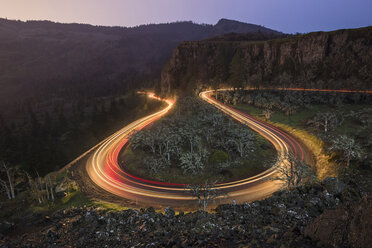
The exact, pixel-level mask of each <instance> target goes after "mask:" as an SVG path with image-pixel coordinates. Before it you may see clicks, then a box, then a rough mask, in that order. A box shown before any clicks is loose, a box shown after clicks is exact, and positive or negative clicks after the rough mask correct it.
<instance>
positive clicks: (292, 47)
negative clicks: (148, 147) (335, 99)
mask: <svg viewBox="0 0 372 248" xmlns="http://www.w3.org/2000/svg"><path fill="white" fill-rule="evenodd" d="M237 65H241V66H237ZM213 84H214V85H216V86H223V85H235V86H241V85H242V84H243V85H244V84H245V85H250V86H256V87H306V88H329V89H340V88H342V89H358V90H360V89H363V90H371V89H372V27H366V28H360V29H349V30H338V31H333V32H316V33H309V34H305V35H299V36H292V37H288V38H282V39H273V40H268V41H251V40H247V41H241V39H240V40H239V41H231V37H229V38H228V39H226V40H223V39H221V38H219V39H216V40H213V39H211V40H204V41H199V42H183V43H182V44H181V45H180V46H178V47H177V48H176V49H175V50H174V52H173V55H172V57H171V59H170V60H169V62H168V64H167V65H166V66H165V67H164V68H163V71H162V80H161V89H162V92H163V93H166V94H169V93H172V92H174V91H177V90H178V91H180V92H185V91H188V92H191V91H192V90H194V89H196V88H198V87H200V86H201V85H213Z"/></svg>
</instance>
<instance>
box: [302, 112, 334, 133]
mask: <svg viewBox="0 0 372 248" xmlns="http://www.w3.org/2000/svg"><path fill="white" fill-rule="evenodd" d="M337 123H338V119H337V116H336V114H334V113H332V112H325V113H317V114H316V115H315V116H314V118H313V119H311V120H309V121H308V124H310V125H312V126H315V127H316V128H318V129H319V128H322V129H323V131H324V133H327V132H328V131H329V129H330V128H333V127H335V126H337Z"/></svg>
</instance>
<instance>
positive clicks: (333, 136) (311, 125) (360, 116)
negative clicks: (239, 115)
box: [219, 90, 372, 178]
mask: <svg viewBox="0 0 372 248" xmlns="http://www.w3.org/2000/svg"><path fill="white" fill-rule="evenodd" d="M219 97H220V99H221V100H222V101H223V102H225V103H227V104H231V105H233V103H236V105H233V107H235V108H237V109H240V110H243V111H245V112H247V113H250V114H251V115H253V116H256V117H258V118H263V117H264V115H263V114H262V113H263V111H264V110H265V109H270V110H271V111H273V114H272V115H271V116H270V121H269V122H270V123H272V124H273V125H275V126H278V127H280V128H282V129H283V130H285V131H287V132H289V133H291V134H293V135H294V136H295V137H297V138H299V140H301V141H302V142H303V143H304V144H305V145H307V146H308V147H309V148H310V149H311V151H312V152H313V153H314V155H315V157H316V159H317V161H316V169H317V175H318V177H319V178H325V177H327V176H335V175H337V174H339V172H340V171H342V168H344V167H345V166H347V167H348V166H349V165H348V164H349V163H351V165H352V166H354V167H355V166H356V167H358V168H359V169H369V168H370V167H371V164H370V162H369V161H371V160H370V159H371V155H370V154H371V150H372V147H371V144H370V141H369V140H371V139H372V137H371V135H372V134H371V132H370V130H371V129H370V128H371V123H372V120H371V117H372V106H371V96H370V95H367V94H360V93H337V94H335V93H325V92H322V93H317V92H295V91H292V92H291V91H268V90H253V91H235V92H232V91H231V92H224V93H220V94H219ZM289 105H291V110H290V111H288V106H289ZM342 137H344V138H342ZM340 139H342V140H348V141H349V142H348V143H347V144H345V142H344V143H342V144H343V145H342V146H340V145H339V144H338V143H340V142H338V143H337V141H338V140H340ZM354 142H355V143H354ZM348 144H350V147H353V148H355V149H349V150H348V151H346V150H345V149H346V147H348V146H347V145H348ZM357 147H360V149H356V148H357ZM331 148H333V149H331Z"/></svg>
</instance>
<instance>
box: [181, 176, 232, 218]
mask: <svg viewBox="0 0 372 248" xmlns="http://www.w3.org/2000/svg"><path fill="white" fill-rule="evenodd" d="M216 183H217V181H213V182H208V181H206V182H205V183H203V184H194V185H188V186H186V188H185V191H186V192H188V193H190V194H192V196H193V197H194V198H196V199H197V200H198V205H199V209H200V208H201V206H203V213H204V215H205V214H206V211H207V206H208V203H209V202H211V201H213V200H214V199H216V198H217V197H219V196H226V194H225V193H223V192H221V191H219V190H218V189H216V188H215V185H216Z"/></svg>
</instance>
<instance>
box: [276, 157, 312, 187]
mask: <svg viewBox="0 0 372 248" xmlns="http://www.w3.org/2000/svg"><path fill="white" fill-rule="evenodd" d="M276 171H277V175H276V176H275V177H274V178H272V179H271V180H279V181H282V182H284V183H285V184H286V186H287V188H288V189H293V188H296V187H298V186H300V185H301V184H303V183H304V182H306V181H314V180H316V175H315V174H314V172H313V171H312V170H311V168H310V166H309V165H307V164H306V163H305V162H304V161H303V160H301V159H299V158H297V156H295V155H294V154H293V153H288V154H287V155H285V156H284V157H283V159H282V160H281V161H278V165H277V170H276Z"/></svg>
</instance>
